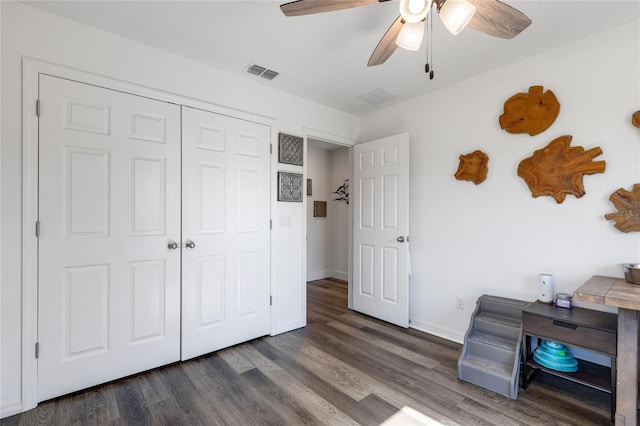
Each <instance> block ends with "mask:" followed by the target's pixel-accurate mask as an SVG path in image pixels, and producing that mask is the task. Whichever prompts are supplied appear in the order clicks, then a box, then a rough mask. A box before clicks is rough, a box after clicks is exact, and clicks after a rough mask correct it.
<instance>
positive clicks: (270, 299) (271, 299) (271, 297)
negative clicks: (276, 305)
mask: <svg viewBox="0 0 640 426" xmlns="http://www.w3.org/2000/svg"><path fill="white" fill-rule="evenodd" d="M269 306H273V296H269Z"/></svg>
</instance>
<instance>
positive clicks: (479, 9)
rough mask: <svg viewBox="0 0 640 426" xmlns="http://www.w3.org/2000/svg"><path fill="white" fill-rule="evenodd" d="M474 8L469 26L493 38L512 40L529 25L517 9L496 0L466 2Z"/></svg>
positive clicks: (529, 22) (528, 20)
mask: <svg viewBox="0 0 640 426" xmlns="http://www.w3.org/2000/svg"><path fill="white" fill-rule="evenodd" d="M467 1H468V2H469V3H472V4H473V5H474V6H475V7H476V13H475V14H474V15H473V18H471V21H470V22H469V26H470V27H471V28H473V29H474V30H478V31H481V32H483V33H485V34H489V35H491V36H494V37H500V38H514V37H515V36H517V35H518V34H520V33H521V32H522V31H524V29H525V28H527V27H528V26H529V25H530V24H531V19H529V18H528V17H527V15H525V14H524V13H522V12H520V11H519V10H518V9H514V8H513V7H511V6H509V5H508V4H505V3H502V2H501V1H498V0H467Z"/></svg>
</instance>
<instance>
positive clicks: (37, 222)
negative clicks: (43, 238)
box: [36, 220, 40, 238]
mask: <svg viewBox="0 0 640 426" xmlns="http://www.w3.org/2000/svg"><path fill="white" fill-rule="evenodd" d="M39 237H40V221H39V220H37V221H36V238H39Z"/></svg>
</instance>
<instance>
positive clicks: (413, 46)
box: [396, 21, 424, 51]
mask: <svg viewBox="0 0 640 426" xmlns="http://www.w3.org/2000/svg"><path fill="white" fill-rule="evenodd" d="M423 37H424V22H423V21H420V22H406V23H405V24H404V25H403V26H402V30H400V34H398V38H397V39H396V44H397V45H398V46H399V47H402V48H403V49H407V50H413V51H416V50H418V49H420V45H421V44H422V39H423Z"/></svg>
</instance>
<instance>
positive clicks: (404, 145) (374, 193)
mask: <svg viewBox="0 0 640 426" xmlns="http://www.w3.org/2000/svg"><path fill="white" fill-rule="evenodd" d="M353 153H354V155H353V161H354V165H353V175H354V179H353V180H354V182H353V185H352V187H351V191H352V194H353V198H352V199H353V201H352V202H353V211H354V217H353V222H354V226H353V283H352V292H353V309H354V310H356V311H359V312H362V313H364V314H367V315H371V316H373V317H376V318H379V319H381V320H384V321H387V322H390V323H392V324H396V325H399V326H401V327H408V326H409V245H408V243H409V134H408V133H403V134H400V135H396V136H391V137H388V138H384V139H378V140H375V141H371V142H366V143H361V144H357V145H355V146H354V148H353Z"/></svg>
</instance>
